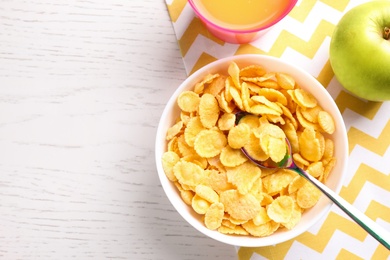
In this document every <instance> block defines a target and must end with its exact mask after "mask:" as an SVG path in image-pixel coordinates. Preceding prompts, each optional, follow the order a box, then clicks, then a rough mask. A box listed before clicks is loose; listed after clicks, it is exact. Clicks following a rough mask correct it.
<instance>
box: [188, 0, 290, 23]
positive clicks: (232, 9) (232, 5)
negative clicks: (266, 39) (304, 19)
mask: <svg viewBox="0 0 390 260" xmlns="http://www.w3.org/2000/svg"><path fill="white" fill-rule="evenodd" d="M193 2H194V4H195V6H196V8H197V9H198V10H199V12H200V13H202V15H203V16H204V18H206V19H207V20H209V21H210V22H212V23H214V24H215V25H217V26H220V27H224V28H227V29H231V30H251V29H256V28H260V27H266V26H269V25H271V24H273V23H275V22H276V21H277V20H278V19H280V17H281V16H283V15H284V14H285V12H286V11H287V9H288V8H289V6H290V5H291V1H290V0H193Z"/></svg>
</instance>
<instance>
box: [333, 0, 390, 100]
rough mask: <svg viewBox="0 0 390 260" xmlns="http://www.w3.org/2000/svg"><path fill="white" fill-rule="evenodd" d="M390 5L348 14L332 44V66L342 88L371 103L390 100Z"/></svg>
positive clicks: (357, 9) (376, 4)
mask: <svg viewBox="0 0 390 260" xmlns="http://www.w3.org/2000/svg"><path fill="white" fill-rule="evenodd" d="M389 28H390V1H372V2H367V3H364V4H360V5H358V6H356V7H353V8H352V9H351V10H349V11H348V12H347V13H346V14H345V15H344V16H343V17H342V18H341V19H340V21H339V23H338V24H337V26H336V28H335V31H334V33H333V36H332V39H331V42H330V52H329V56H330V64H331V66H332V69H333V71H334V73H335V76H336V78H337V80H338V81H339V82H340V84H341V85H342V86H343V87H344V88H345V89H346V90H348V91H349V92H351V93H352V94H355V95H356V96H358V97H360V98H363V99H366V100H370V101H385V100H390V40H389V36H390V29H389Z"/></svg>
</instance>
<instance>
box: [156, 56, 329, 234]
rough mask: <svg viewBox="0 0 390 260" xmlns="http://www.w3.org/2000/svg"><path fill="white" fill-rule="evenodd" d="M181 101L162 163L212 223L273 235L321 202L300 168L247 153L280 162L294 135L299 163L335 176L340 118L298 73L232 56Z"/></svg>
mask: <svg viewBox="0 0 390 260" xmlns="http://www.w3.org/2000/svg"><path fill="white" fill-rule="evenodd" d="M177 104H178V106H179V108H180V110H181V111H180V115H179V117H178V118H177V120H176V121H175V122H174V123H173V124H172V125H171V126H170V127H169V128H168V129H167V133H166V140H167V151H166V152H165V153H164V154H163V156H162V158H161V160H162V166H163V169H164V172H165V174H166V176H167V178H168V179H169V180H170V181H172V182H173V183H174V185H175V187H176V188H177V190H178V192H179V193H180V196H181V198H182V199H183V202H184V203H186V204H187V205H189V206H190V207H192V209H193V210H194V212H196V214H199V215H201V216H202V217H201V219H202V220H203V222H204V225H205V226H206V227H207V228H208V229H210V230H215V231H216V232H220V233H223V234H228V235H238V236H256V237H264V236H269V235H271V234H273V233H274V232H276V231H277V230H279V229H293V228H294V227H295V226H296V225H297V223H299V221H300V219H301V216H302V214H304V212H305V210H306V209H309V208H311V207H313V206H314V205H315V204H316V203H317V202H318V200H319V198H320V196H321V192H320V191H319V190H318V189H317V188H316V187H315V186H313V185H312V184H311V183H309V182H308V181H307V180H306V179H304V178H303V177H301V176H300V175H298V174H297V173H295V172H294V171H291V170H286V169H260V168H259V167H258V166H257V165H255V164H253V163H252V162H251V161H249V160H248V158H247V156H245V154H244V153H243V151H245V152H246V153H247V154H249V155H250V156H251V157H252V158H253V159H255V160H258V161H265V160H273V161H274V162H279V161H281V160H283V159H284V158H285V155H286V143H285V139H286V138H288V140H289V142H290V145H291V149H292V153H293V158H294V161H295V162H296V164H297V165H298V166H299V167H301V168H302V169H304V170H305V171H307V172H308V173H309V174H310V175H311V176H313V177H314V178H317V179H318V180H320V181H322V182H325V181H326V179H327V178H328V177H329V174H330V173H331V170H332V169H333V167H334V165H335V164H336V158H335V157H334V150H335V144H334V142H333V140H332V137H331V135H332V134H333V133H334V131H335V130H336V127H335V124H334V120H333V118H332V116H331V114H330V113H328V112H327V111H325V110H324V109H323V108H322V107H321V106H320V105H319V103H318V101H317V100H316V99H315V97H314V96H313V95H312V94H311V93H309V92H307V91H306V90H304V89H302V88H300V86H299V84H298V83H297V82H296V80H295V79H294V78H293V77H291V76H290V75H288V74H286V73H283V72H274V71H267V70H266V68H265V67H263V66H260V65H249V66H245V67H242V68H240V67H239V66H238V64H236V63H234V62H232V63H231V64H230V66H229V67H228V70H227V72H221V73H215V74H208V75H206V76H205V77H204V79H202V80H201V81H199V82H198V83H196V84H195V85H194V87H193V90H187V91H184V92H182V93H181V94H180V95H179V97H178V99H177ZM237 112H241V113H240V114H242V113H244V116H243V117H241V116H240V118H237V117H236V114H237Z"/></svg>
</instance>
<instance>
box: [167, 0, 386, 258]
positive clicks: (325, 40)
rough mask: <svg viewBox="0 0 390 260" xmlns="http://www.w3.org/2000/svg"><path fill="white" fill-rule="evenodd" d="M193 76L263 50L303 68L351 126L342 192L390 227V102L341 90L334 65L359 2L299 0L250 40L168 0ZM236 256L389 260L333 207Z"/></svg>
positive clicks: (180, 1)
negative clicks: (286, 235)
mask: <svg viewBox="0 0 390 260" xmlns="http://www.w3.org/2000/svg"><path fill="white" fill-rule="evenodd" d="M165 1H166V4H167V8H168V12H169V15H170V17H171V20H172V24H173V28H174V31H175V34H176V37H177V41H178V44H179V47H180V51H181V54H182V57H183V62H184V66H185V68H186V71H187V73H188V74H191V73H193V72H194V71H196V70H197V69H199V68H201V67H202V66H204V65H206V64H208V63H210V62H212V61H214V60H217V59H220V58H223V57H227V56H232V55H238V54H244V53H258V54H266V55H271V56H275V57H279V58H282V59H284V60H286V61H289V62H294V63H295V64H297V65H299V66H301V67H302V68H303V69H305V70H306V71H308V72H309V73H310V74H312V75H313V76H314V77H316V78H317V79H318V80H319V81H320V82H321V83H322V84H323V85H324V86H325V87H326V89H327V90H328V92H329V93H330V94H331V96H332V97H333V98H334V100H335V101H336V103H337V105H338V107H339V109H340V111H341V113H342V115H343V118H344V121H345V124H346V127H347V131H348V140H349V146H350V149H349V166H348V175H347V177H346V178H345V182H344V184H343V188H342V190H341V192H340V195H341V196H342V197H343V198H344V199H346V200H347V201H348V202H350V203H351V204H353V205H354V206H356V207H357V208H358V209H359V210H361V211H362V212H364V213H365V214H366V215H368V216H369V217H370V218H372V219H374V220H375V221H376V222H377V223H378V224H380V225H381V226H383V227H384V228H385V229H387V230H389V231H390V166H389V165H390V146H389V145H390V102H383V103H375V102H366V101H363V100H360V99H358V98H356V97H353V96H351V95H349V94H348V93H346V92H345V91H343V89H342V88H341V86H340V84H339V83H338V82H337V80H336V79H335V77H334V74H333V71H332V69H331V67H330V63H329V43H330V38H331V36H332V33H333V30H334V28H335V26H336V24H337V22H338V21H339V19H340V18H341V17H342V15H343V14H344V13H345V12H346V11H347V10H349V9H350V8H352V7H353V6H355V5H357V4H360V3H362V2H367V1H362V0H360V1H359V0H300V1H298V3H297V5H296V6H295V8H294V9H293V10H292V12H291V13H290V14H289V15H288V16H287V17H286V18H285V19H283V20H282V21H281V22H280V23H278V24H276V25H275V26H274V27H272V29H271V30H269V31H268V32H267V33H266V34H265V35H264V36H263V37H261V38H260V39H258V40H256V41H255V42H252V43H250V44H242V45H237V44H229V43H225V42H223V41H221V40H218V39H217V38H215V37H214V36H212V35H211V34H210V33H209V32H208V31H207V30H206V29H205V27H204V26H203V25H202V24H201V22H200V20H199V19H198V18H197V17H195V15H194V13H193V11H192V9H191V7H190V6H189V4H188V3H187V0H165ZM237 254H238V258H239V260H249V259H250V260H257V259H390V252H389V251H388V250H387V249H386V248H385V247H384V246H382V245H380V244H379V243H378V242H377V241H376V240H375V239H373V238H372V237H371V236H369V235H368V234H367V233H366V232H365V231H364V230H363V229H362V228H360V227H359V226H358V225H357V224H356V223H355V222H353V221H352V220H351V219H350V218H349V217H348V216H346V214H344V213H343V212H342V211H341V210H340V209H338V208H337V207H336V206H333V207H332V209H331V212H330V213H329V214H328V215H327V216H326V217H325V218H323V219H322V220H321V221H319V223H317V224H316V225H315V226H314V227H312V228H311V229H309V230H308V231H307V232H305V233H303V234H302V235H300V236H299V237H297V238H295V239H292V240H290V241H287V242H285V243H282V244H279V245H275V246H268V247H261V248H244V247H241V248H237Z"/></svg>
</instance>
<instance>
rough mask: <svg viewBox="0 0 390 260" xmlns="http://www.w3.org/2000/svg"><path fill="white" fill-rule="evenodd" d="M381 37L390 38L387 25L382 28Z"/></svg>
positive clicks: (389, 30) (389, 29)
mask: <svg viewBox="0 0 390 260" xmlns="http://www.w3.org/2000/svg"><path fill="white" fill-rule="evenodd" d="M383 38H384V39H385V40H388V39H389V38H390V28H389V27H385V28H384V29H383Z"/></svg>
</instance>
